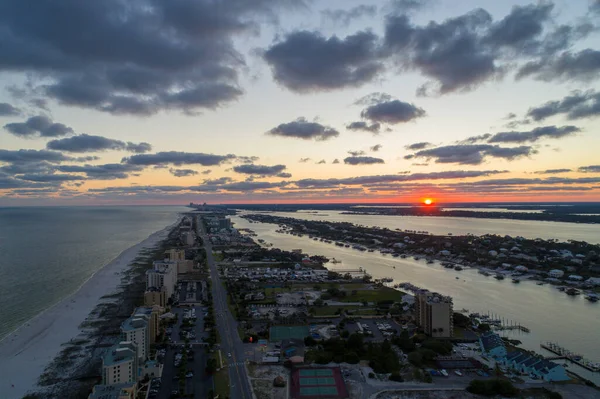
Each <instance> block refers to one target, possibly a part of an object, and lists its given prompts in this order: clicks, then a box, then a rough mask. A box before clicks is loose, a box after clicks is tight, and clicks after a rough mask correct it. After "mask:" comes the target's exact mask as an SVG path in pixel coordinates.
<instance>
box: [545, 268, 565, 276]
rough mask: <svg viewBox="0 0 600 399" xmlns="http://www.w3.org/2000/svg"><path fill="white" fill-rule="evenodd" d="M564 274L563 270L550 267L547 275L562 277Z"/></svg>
mask: <svg viewBox="0 0 600 399" xmlns="http://www.w3.org/2000/svg"><path fill="white" fill-rule="evenodd" d="M564 275H565V272H563V271H562V270H559V269H552V270H550V271H549V272H548V276H550V277H552V278H562V277H563V276H564Z"/></svg>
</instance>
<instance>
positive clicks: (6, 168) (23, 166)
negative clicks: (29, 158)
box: [0, 161, 57, 176]
mask: <svg viewBox="0 0 600 399" xmlns="http://www.w3.org/2000/svg"><path fill="white" fill-rule="evenodd" d="M56 168H57V166H56V165H55V164H52V163H50V162H47V161H41V162H25V163H11V164H8V165H2V166H0V173H4V174H7V175H12V176H14V175H20V174H41V173H52V172H53V171H55V170H56Z"/></svg>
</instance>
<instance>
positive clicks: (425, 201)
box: [423, 198, 433, 205]
mask: <svg viewBox="0 0 600 399" xmlns="http://www.w3.org/2000/svg"><path fill="white" fill-rule="evenodd" d="M423 203H424V204H425V205H431V204H433V200H432V199H431V198H425V200H424V201H423Z"/></svg>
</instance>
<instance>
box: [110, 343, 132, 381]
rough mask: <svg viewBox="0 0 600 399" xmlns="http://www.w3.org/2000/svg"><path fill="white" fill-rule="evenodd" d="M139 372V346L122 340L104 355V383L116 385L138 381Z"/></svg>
mask: <svg viewBox="0 0 600 399" xmlns="http://www.w3.org/2000/svg"><path fill="white" fill-rule="evenodd" d="M137 373H138V355H137V346H136V345H135V343H133V342H120V343H118V344H117V345H115V346H113V347H112V348H110V350H109V351H108V353H106V354H105V355H104V356H103V357H102V383H103V384H104V385H114V384H121V383H126V382H136V381H137Z"/></svg>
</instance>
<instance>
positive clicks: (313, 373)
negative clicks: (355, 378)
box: [300, 369, 333, 377]
mask: <svg viewBox="0 0 600 399" xmlns="http://www.w3.org/2000/svg"><path fill="white" fill-rule="evenodd" d="M332 375H333V370H331V369H315V370H310V369H304V370H300V377H329V376H332Z"/></svg>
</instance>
